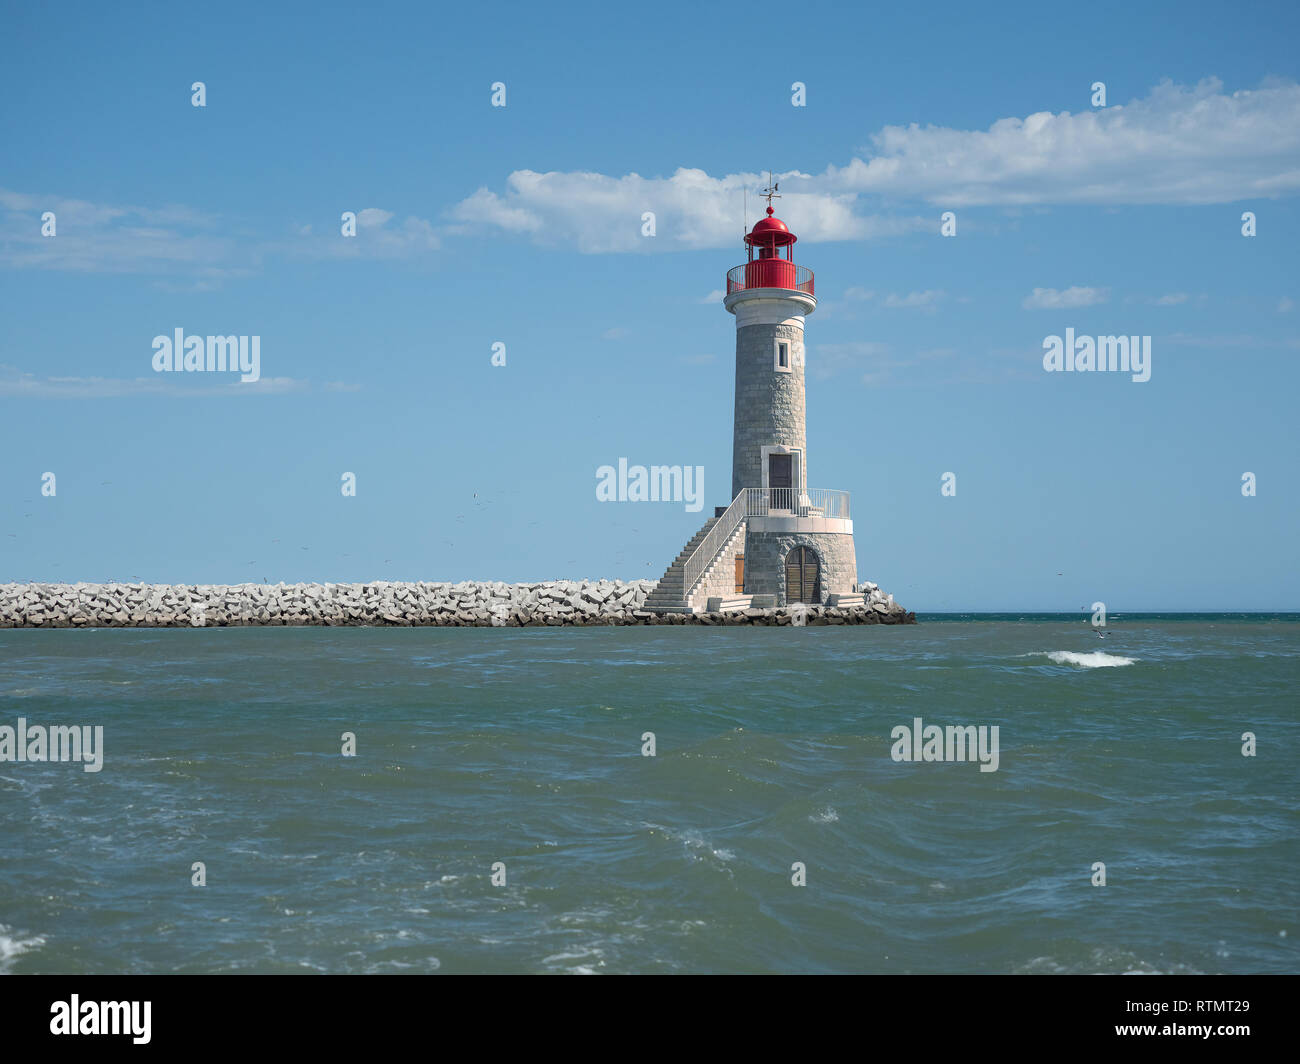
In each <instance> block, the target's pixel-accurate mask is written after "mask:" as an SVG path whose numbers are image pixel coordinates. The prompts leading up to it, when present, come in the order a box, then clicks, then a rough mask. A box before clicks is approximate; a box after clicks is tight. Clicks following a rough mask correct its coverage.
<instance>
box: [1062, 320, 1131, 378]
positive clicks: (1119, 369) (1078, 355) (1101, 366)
mask: <svg viewBox="0 0 1300 1064" xmlns="http://www.w3.org/2000/svg"><path fill="white" fill-rule="evenodd" d="M1043 352H1044V353H1043V369H1045V370H1047V372H1048V373H1088V372H1100V371H1102V370H1107V371H1109V372H1111V373H1132V374H1133V380H1134V381H1136V382H1137V383H1139V384H1142V383H1144V382H1146V381H1149V380H1150V379H1151V337H1149V336H1098V337H1095V338H1094V337H1092V336H1075V335H1074V330H1073V329H1070V328H1067V329H1066V330H1065V337H1064V338H1062V337H1060V336H1047V337H1044V339H1043Z"/></svg>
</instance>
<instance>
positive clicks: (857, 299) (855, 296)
mask: <svg viewBox="0 0 1300 1064" xmlns="http://www.w3.org/2000/svg"><path fill="white" fill-rule="evenodd" d="M844 298H845V299H847V300H849V301H850V302H852V303H865V302H867V301H868V300H871V299H875V298H876V293H875V292H872V291H871V290H870V289H867V288H858V287H856V286H855V287H853V288H846V289H844Z"/></svg>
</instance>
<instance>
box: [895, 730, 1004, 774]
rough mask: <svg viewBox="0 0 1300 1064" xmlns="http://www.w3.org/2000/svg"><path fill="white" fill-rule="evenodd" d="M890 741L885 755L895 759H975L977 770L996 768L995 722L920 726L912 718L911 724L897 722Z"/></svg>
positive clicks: (996, 743) (996, 733) (990, 770)
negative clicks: (978, 767) (944, 726)
mask: <svg viewBox="0 0 1300 1064" xmlns="http://www.w3.org/2000/svg"><path fill="white" fill-rule="evenodd" d="M889 737H890V738H891V739H893V740H894V745H893V748H892V749H891V750H890V751H889V756H890V757H891V758H893V760H895V761H979V763H980V771H981V772H996V771H997V770H998V761H999V757H998V725H996V724H994V725H993V726H992V727H989V726H988V725H986V724H981V725H980V726H979V727H978V728H977V727H976V726H975V725H973V724H967V725H965V726H964V727H956V726H954V725H951V724H949V725H948V726H947V727H946V728H941V727H939V725H937V724H927V725H925V726H924V727H922V724H921V718H920V717H915V718H913V720H912V726H911V727H910V728H909V727H908V726H907V725H906V724H899V725H898V726H896V727H895V728H894V730H893V731H891V732H890V733H889Z"/></svg>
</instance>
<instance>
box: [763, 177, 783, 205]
mask: <svg viewBox="0 0 1300 1064" xmlns="http://www.w3.org/2000/svg"><path fill="white" fill-rule="evenodd" d="M780 187H781V186H780V184H778V183H775V182H773V180H772V171H771V170H769V171H768V172H767V188H765V189H763V191H762V193H761V194H762V195H764V196H766V197H767V213H768V214H771V213H772V201H773V200H774V199H780V198H781V193H780V192H779V191H778V189H780Z"/></svg>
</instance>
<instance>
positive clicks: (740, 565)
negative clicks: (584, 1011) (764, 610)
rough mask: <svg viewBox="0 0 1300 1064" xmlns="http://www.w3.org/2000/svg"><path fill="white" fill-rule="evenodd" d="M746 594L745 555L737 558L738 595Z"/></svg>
mask: <svg viewBox="0 0 1300 1064" xmlns="http://www.w3.org/2000/svg"><path fill="white" fill-rule="evenodd" d="M744 593H745V556H744V555H743V554H741V555H739V556H738V557H737V558H736V594H737V595H743V594H744Z"/></svg>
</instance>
